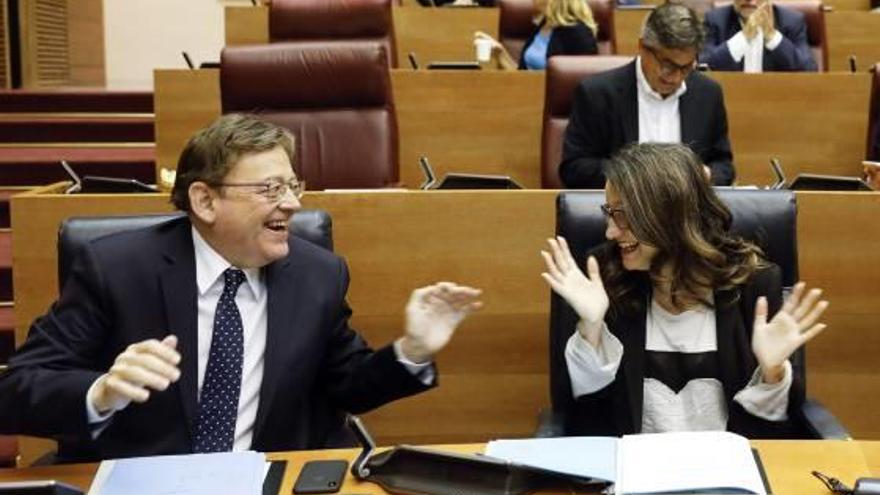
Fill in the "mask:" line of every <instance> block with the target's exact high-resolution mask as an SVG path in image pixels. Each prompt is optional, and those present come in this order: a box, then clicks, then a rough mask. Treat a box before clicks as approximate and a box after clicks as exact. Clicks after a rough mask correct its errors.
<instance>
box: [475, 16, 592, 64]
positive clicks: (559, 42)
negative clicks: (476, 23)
mask: <svg viewBox="0 0 880 495" xmlns="http://www.w3.org/2000/svg"><path fill="white" fill-rule="evenodd" d="M534 8H535V18H536V20H537V22H536V24H535V29H534V30H532V34H531V35H530V36H529V38H528V39H527V40H526V43H525V45H523V49H522V52H521V53H520V57H519V61H518V62H514V60H513V57H511V56H510V54H509V53H508V52H507V49H506V48H504V45H502V44H501V43H499V42H498V41H497V40H495V39H494V38H492V37H491V36H489V35H488V34H486V33H483V32H480V31H478V32H477V33H476V34H475V35H474V37H475V40H476V39H480V38H482V39H488V40H489V41H491V43H492V57H493V58H494V59H495V61H496V65H497V66H498V67H499V68H501V69H520V70H523V69H528V70H544V69H546V68H547V59H549V58H550V57H552V56H554V55H595V54H597V53H599V45H598V44H597V42H596V33H597V32H598V27H597V26H596V21H595V19H593V12H592V11H591V10H590V6H589V4H588V3H587V2H586V1H585V0H534Z"/></svg>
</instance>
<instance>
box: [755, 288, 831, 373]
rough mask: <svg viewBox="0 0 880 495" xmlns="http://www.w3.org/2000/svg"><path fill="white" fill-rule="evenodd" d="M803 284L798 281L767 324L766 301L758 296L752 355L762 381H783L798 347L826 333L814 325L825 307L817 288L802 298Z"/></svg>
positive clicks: (825, 302) (820, 324)
mask: <svg viewBox="0 0 880 495" xmlns="http://www.w3.org/2000/svg"><path fill="white" fill-rule="evenodd" d="M805 288H806V284H804V283H803V282H798V283H797V285H795V286H794V290H793V291H792V292H791V295H790V296H789V297H788V300H787V301H785V304H783V305H782V309H780V310H779V312H778V313H776V315H775V316H774V317H773V319H772V320H770V322H769V323H768V322H767V299H766V298H765V297H763V296H762V297H759V298H758V303H757V305H756V306H755V326H754V328H753V330H752V352H754V353H755V358H756V359H757V360H758V364H759V365H760V366H761V373H762V374H763V381H764V382H765V383H776V382H778V381H779V380H781V379H782V376H783V372H784V368H783V365H784V364H785V361H786V360H787V359H788V358H789V357H790V356H791V355H792V354H793V353H794V351H796V350H797V349H798V348H799V347H800V346H802V345H804V344H806V343H807V342H809V341H810V339H812V338H813V337H815V336H816V335H818V334H819V333H820V332H821V331H822V330H825V326H826V325H825V324H824V323H817V321H818V320H819V317H820V316H822V313H824V312H825V308H827V307H828V301H824V300H823V301H820V300H819V296H821V295H822V291H821V290H820V289H811V290H810V291H809V292H808V293H806V295H804V292H805Z"/></svg>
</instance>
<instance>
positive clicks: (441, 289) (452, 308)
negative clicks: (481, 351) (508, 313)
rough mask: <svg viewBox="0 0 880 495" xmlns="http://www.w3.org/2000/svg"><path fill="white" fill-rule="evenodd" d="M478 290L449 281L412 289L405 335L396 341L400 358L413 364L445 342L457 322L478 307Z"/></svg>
mask: <svg viewBox="0 0 880 495" xmlns="http://www.w3.org/2000/svg"><path fill="white" fill-rule="evenodd" d="M481 293H482V291H480V290H479V289H474V288H472V287H466V286H463V285H457V284H454V283H452V282H439V283H437V284H434V285H429V286H427V287H422V288H420V289H416V290H414V291H413V293H412V295H411V296H410V298H409V303H408V304H407V305H406V334H405V335H404V336H403V338H402V339H401V340H400V351H401V353H403V357H404V358H406V359H407V360H409V361H411V362H413V363H424V362H427V361H429V360H431V359H432V358H433V356H434V354H436V353H437V352H438V351H440V350H441V349H443V348H444V347H445V346H446V344H447V343H449V339H451V338H452V334H453V333H455V329H456V327H458V324H459V323H461V322H462V320H464V319H465V317H467V315H469V314H470V313H471V312H473V311H475V310H477V309H479V308H480V307H481V306H482V302H480V301H479V299H478V298H479V297H480V294H481Z"/></svg>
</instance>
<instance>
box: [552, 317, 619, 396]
mask: <svg viewBox="0 0 880 495" xmlns="http://www.w3.org/2000/svg"><path fill="white" fill-rule="evenodd" d="M581 325H583V322H578V328H577V331H575V332H574V334H572V336H571V337H570V338H569V339H568V342H567V343H566V345H565V362H566V363H567V364H568V375H569V376H570V377H571V391H572V394H573V395H574V397H575V398H577V397H580V396H582V395H587V394H592V393H595V392H598V391H599V390H602V389H603V388H605V387H607V386H608V385H610V384H611V382H613V381H614V376H615V375H617V369H618V368H619V367H620V360H621V359H622V358H623V344H621V343H620V341H619V340H618V339H617V337H615V336H614V335H612V334H611V332H609V331H608V326H607V325H605V323H602V338H601V340H600V344H599V348H598V349H597V348H595V347H593V346H592V345H591V344H590V343H589V342H587V340H586V339H584V338H583V337H581V333H580V327H581Z"/></svg>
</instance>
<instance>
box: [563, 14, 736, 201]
mask: <svg viewBox="0 0 880 495" xmlns="http://www.w3.org/2000/svg"><path fill="white" fill-rule="evenodd" d="M703 38H704V33H703V28H702V24H701V22H700V20H699V18H698V17H697V15H696V13H694V11H693V10H691V9H690V8H688V7H686V6H684V5H679V4H672V3H666V4H663V5H661V6H658V7H657V8H655V9H654V10H653V11H652V12H651V14H650V15H649V16H648V18H647V20H646V21H645V25H644V26H643V27H642V34H641V38H640V39H639V55H638V56H637V57H636V59H635V60H634V61H633V62H631V63H629V64H627V65H625V66H623V67H620V68H617V69H613V70H610V71H607V72H604V73H602V74H597V75H595V76H592V77H588V78H586V79H584V80H583V81H581V83H580V85H578V87H577V89H576V90H575V94H574V101H573V104H572V109H571V116H570V118H569V121H568V128H567V129H566V131H565V139H564V141H563V147H562V163H561V164H560V165H559V176H560V178H561V179H562V182H563V184H565V186H566V187H569V188H583V189H601V188H602V187H604V186H605V173H604V167H605V162H606V161H607V160H608V159H609V158H610V157H611V155H613V154H614V153H615V152H616V151H617V150H618V149H620V148H622V147H623V146H624V145H626V144H628V143H632V142H639V143H645V142H666V143H670V142H671V143H679V142H680V143H684V144H686V145H688V146H690V148H691V149H692V150H693V151H694V152H695V153H696V154H697V155H698V156H699V157H700V159H701V160H702V161H703V164H704V165H705V169H706V173H707V175H709V176H710V177H711V180H712V183H713V184H716V185H730V184H732V183H733V180H734V178H735V172H734V168H733V163H732V161H733V155H732V153H731V151H730V141H729V139H728V137H727V112H726V110H725V109H724V97H723V95H722V93H721V87H720V86H719V85H718V83H716V82H714V81H712V80H711V79H709V78H708V77H705V76H703V75H702V74H699V73H696V72H695V71H694V69H695V68H696V61H697V54H698V53H700V47H701V46H702V43H703Z"/></svg>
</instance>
